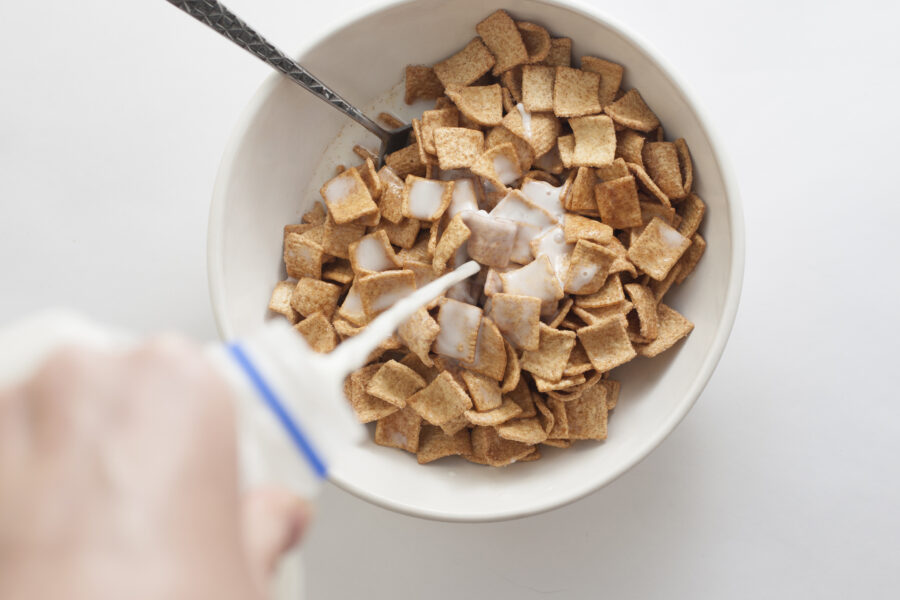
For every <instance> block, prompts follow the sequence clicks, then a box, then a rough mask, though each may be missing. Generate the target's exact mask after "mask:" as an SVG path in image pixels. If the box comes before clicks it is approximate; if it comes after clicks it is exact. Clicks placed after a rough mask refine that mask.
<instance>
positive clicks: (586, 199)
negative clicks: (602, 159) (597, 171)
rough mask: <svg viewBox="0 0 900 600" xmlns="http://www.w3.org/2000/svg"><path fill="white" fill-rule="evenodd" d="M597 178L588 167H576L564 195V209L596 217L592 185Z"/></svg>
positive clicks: (595, 203)
mask: <svg viewBox="0 0 900 600" xmlns="http://www.w3.org/2000/svg"><path fill="white" fill-rule="evenodd" d="M596 181H597V177H596V176H595V175H594V170H593V169H591V168H589V167H578V169H577V170H576V171H575V179H573V180H572V184H571V185H570V186H569V187H568V192H567V193H566V209H567V210H570V211H572V212H577V213H581V214H586V215H597V214H598V213H597V201H596V199H595V198H594V183H595V182H596Z"/></svg>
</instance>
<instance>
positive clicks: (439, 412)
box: [406, 371, 472, 426]
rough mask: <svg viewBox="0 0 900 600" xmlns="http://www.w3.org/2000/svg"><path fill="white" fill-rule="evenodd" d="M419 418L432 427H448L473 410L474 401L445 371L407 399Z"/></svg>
mask: <svg viewBox="0 0 900 600" xmlns="http://www.w3.org/2000/svg"><path fill="white" fill-rule="evenodd" d="M406 402H407V405H408V406H410V407H412V409H413V410H415V411H416V412H417V413H418V414H419V416H421V417H422V418H423V419H425V420H426V421H428V422H429V423H431V424H432V425H437V426H441V425H446V424H448V423H450V422H451V421H454V420H455V419H456V418H457V417H460V416H462V415H463V413H464V412H465V411H466V410H469V409H470V408H472V399H471V398H469V395H468V394H466V392H465V390H464V389H463V388H462V386H461V385H460V384H459V383H457V381H456V380H455V379H454V378H453V375H451V374H450V373H449V372H447V371H444V372H442V373H441V374H440V375H438V376H437V377H435V378H434V381H432V382H431V383H429V384H428V385H427V386H426V387H425V388H424V389H422V390H420V391H418V392H416V393H415V394H413V395H412V396H410V397H409V398H408V399H407V401H406Z"/></svg>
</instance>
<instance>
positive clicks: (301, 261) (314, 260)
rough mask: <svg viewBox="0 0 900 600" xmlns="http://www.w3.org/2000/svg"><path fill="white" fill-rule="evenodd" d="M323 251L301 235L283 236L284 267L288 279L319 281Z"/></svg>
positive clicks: (318, 245)
mask: <svg viewBox="0 0 900 600" xmlns="http://www.w3.org/2000/svg"><path fill="white" fill-rule="evenodd" d="M324 259H325V251H324V250H323V249H322V246H321V245H320V244H318V243H316V242H314V241H312V240H310V239H308V238H304V237H303V234H301V233H289V234H287V235H286V236H284V266H285V269H286V270H287V274H288V277H294V278H296V279H300V278H301V277H312V278H313V279H321V277H322V262H323V261H324Z"/></svg>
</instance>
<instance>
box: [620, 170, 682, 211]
mask: <svg viewBox="0 0 900 600" xmlns="http://www.w3.org/2000/svg"><path fill="white" fill-rule="evenodd" d="M625 164H626V165H628V170H629V171H631V173H632V174H633V175H634V176H635V177H636V178H637V180H638V181H640V182H641V185H642V186H643V187H644V188H646V190H647V191H649V192H650V193H651V194H653V195H654V196H655V197H656V199H657V200H659V201H660V202H661V203H662V204H663V206H672V203H671V202H670V201H669V197H668V196H666V194H665V192H663V191H662V190H661V189H660V188H659V186H658V185H656V182H655V181H653V179H651V178H650V175H648V174H647V171H645V170H644V167H642V166H640V165H638V164H634V163H625Z"/></svg>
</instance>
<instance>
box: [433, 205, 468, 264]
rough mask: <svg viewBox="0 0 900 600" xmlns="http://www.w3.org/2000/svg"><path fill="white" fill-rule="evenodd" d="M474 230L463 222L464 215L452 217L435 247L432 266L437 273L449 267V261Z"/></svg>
mask: <svg viewBox="0 0 900 600" xmlns="http://www.w3.org/2000/svg"><path fill="white" fill-rule="evenodd" d="M470 235H472V232H471V231H469V228H468V227H466V224H465V223H463V220H462V215H456V216H455V217H453V218H452V219H450V224H449V225H447V228H446V229H445V230H444V233H443V234H442V235H441V237H440V239H439V240H438V243H437V246H436V247H435V249H434V261H433V263H432V266H433V268H434V271H435V272H436V273H443V272H444V271H445V270H446V269H447V263H448V262H450V259H452V258H453V255H454V254H456V251H457V250H459V248H461V247H462V245H463V244H465V243H466V241H467V240H468V239H469V236H470Z"/></svg>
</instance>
